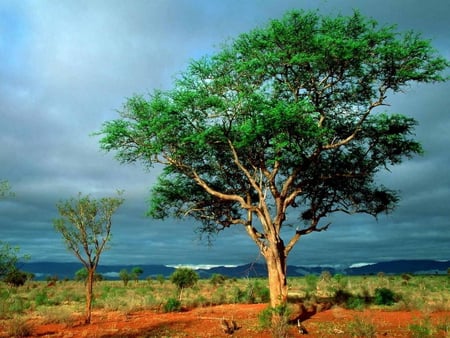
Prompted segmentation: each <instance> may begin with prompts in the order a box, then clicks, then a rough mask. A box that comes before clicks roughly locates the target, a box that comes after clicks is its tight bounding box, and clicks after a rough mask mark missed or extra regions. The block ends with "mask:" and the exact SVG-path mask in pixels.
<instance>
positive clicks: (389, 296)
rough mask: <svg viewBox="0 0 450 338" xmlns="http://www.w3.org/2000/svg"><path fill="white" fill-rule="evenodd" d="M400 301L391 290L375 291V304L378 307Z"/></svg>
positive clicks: (378, 289) (381, 289)
mask: <svg viewBox="0 0 450 338" xmlns="http://www.w3.org/2000/svg"><path fill="white" fill-rule="evenodd" d="M397 300H398V297H397V295H396V294H395V293H394V292H393V291H392V290H390V289H387V288H377V289H375V295H374V303H375V304H376V305H392V304H394V303H395V302H396V301H397Z"/></svg>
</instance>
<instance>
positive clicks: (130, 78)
mask: <svg viewBox="0 0 450 338" xmlns="http://www.w3.org/2000/svg"><path fill="white" fill-rule="evenodd" d="M291 9H307V10H308V9H312V10H315V9H318V10H319V12H320V13H322V14H330V13H331V14H333V15H335V14H339V13H341V14H344V15H346V14H350V13H351V12H352V10H353V9H359V10H360V12H361V13H362V14H363V15H366V16H370V17H373V18H374V19H376V20H377V21H378V22H379V23H381V24H397V25H398V29H399V30H400V31H405V30H411V29H413V30H415V31H418V32H421V33H422V34H423V37H424V38H427V39H431V40H432V41H433V46H434V47H435V48H436V49H437V50H439V52H440V53H441V55H443V56H444V57H446V58H448V59H450V35H449V34H448V32H450V20H449V17H450V2H449V1H444V0H427V1H423V0H396V1H392V0H364V1H362V0H328V1H325V0H323V1H321V0H317V1H313V0H309V1H308V0H282V1H280V0H245V1H242V0H226V1H225V0H151V1H150V0H149V1H141V0H134V1H125V0H121V1H118V0H89V1H84V0H73V1H72V0H61V1H60V0H53V1H47V0H42V1H33V0H21V1H15V0H11V1H6V0H0V180H8V181H9V183H10V185H11V187H12V190H13V191H14V192H15V197H14V198H10V199H7V200H2V201H0V240H1V241H6V242H8V243H9V244H11V245H13V246H19V247H20V250H21V251H20V252H21V253H23V254H29V255H30V256H31V261H32V262H33V261H34V262H42V261H54V262H65V261H69V262H76V261H77V260H76V258H75V256H74V255H73V254H72V253H71V252H69V251H68V250H67V249H66V247H65V245H64V242H63V240H62V239H61V237H60V235H59V234H57V233H56V232H55V231H54V228H53V220H54V219H55V218H57V217H58V213H57V209H56V203H57V202H58V201H61V200H65V199H68V198H70V197H75V196H76V195H77V194H78V192H82V193H83V194H91V195H92V196H93V197H103V196H113V195H114V194H115V192H116V190H117V189H123V190H124V191H125V195H124V197H125V203H124V204H123V205H122V207H121V208H120V209H119V210H118V211H117V212H116V214H115V215H114V217H113V226H112V241H111V245H110V249H109V250H108V251H105V252H104V253H103V254H102V256H101V260H100V264H130V265H137V264H167V265H178V264H181V265H237V264H246V263H251V262H256V261H257V262H263V260H262V258H261V256H260V255H259V253H258V250H257V247H256V245H255V244H254V243H253V242H252V240H251V239H250V238H248V237H247V235H246V234H245V232H244V230H243V229H242V228H235V229H228V230H227V231H224V232H223V233H221V234H220V235H219V236H218V237H217V238H216V239H215V241H214V242H213V245H212V246H208V245H207V244H206V242H205V241H203V240H201V239H200V238H199V236H198V234H197V233H196V232H195V227H196V224H195V222H194V221H192V220H190V219H187V220H170V219H169V220H166V221H159V220H153V219H150V218H148V217H146V216H145V213H146V210H147V201H148V198H149V191H150V187H151V186H152V184H153V183H154V182H155V180H156V178H157V175H158V170H153V171H148V170H146V169H145V168H143V167H142V166H140V165H121V164H119V162H118V161H116V160H115V159H114V154H113V153H105V152H102V151H101V150H100V147H99V142H98V141H99V137H98V136H92V134H93V133H95V132H96V131H98V130H99V129H100V128H101V126H102V123H104V122H105V121H108V120H112V119H115V118H117V117H118V113H117V111H118V110H120V109H121V107H122V106H123V104H124V103H125V101H126V98H128V97H130V96H132V95H134V94H144V95H145V94H146V93H150V92H152V91H153V90H154V89H169V88H171V86H172V83H173V79H174V77H175V76H176V75H177V74H179V73H180V72H182V71H183V70H185V69H186V66H187V65H188V62H189V61H190V60H191V59H196V58H199V57H201V56H203V55H207V54H208V55H211V54H213V53H214V52H215V51H217V50H218V48H219V46H220V44H221V43H223V42H225V41H227V40H229V39H232V38H234V37H236V36H237V35H238V34H240V33H244V32H247V31H249V30H251V29H253V28H255V27H257V26H262V25H264V24H266V23H267V22H268V20H270V19H274V18H279V17H281V16H282V15H283V14H284V13H285V12H286V11H288V10H291ZM449 94H450V83H448V82H447V83H440V84H427V85H411V86H410V87H409V88H407V90H406V91H405V93H401V94H398V95H396V96H392V97H389V98H388V102H389V103H390V104H391V106H390V107H389V111H392V112H396V113H402V114H405V115H408V116H412V117H414V118H415V119H417V120H418V121H419V126H418V127H417V129H416V138H417V139H418V140H419V141H420V142H422V145H423V147H424V149H425V154H424V155H423V156H420V157H416V158H414V159H412V160H410V161H406V162H404V163H403V164H402V165H400V166H396V167H393V168H392V169H391V172H383V173H380V175H379V180H380V182H382V183H383V184H385V185H386V186H388V187H389V188H392V189H396V190H399V192H400V197H401V200H400V203H399V206H398V208H397V209H396V210H395V212H394V213H392V214H390V215H386V216H380V217H379V218H378V220H376V219H374V218H371V217H369V216H364V215H353V216H340V215H336V216H334V217H333V218H332V221H333V224H332V225H331V226H330V228H329V229H328V230H327V231H326V232H321V233H313V234H310V235H308V236H305V237H302V238H301V239H300V241H299V242H298V243H297V246H296V248H295V249H294V250H293V251H292V252H291V254H290V256H289V259H288V264H292V265H304V266H307V265H339V264H354V263H361V262H367V263H369V262H378V261H386V260H393V259H436V260H449V259H450V249H449V248H450V175H449V168H450V152H449V144H450V142H449V141H450V136H449V135H450V133H449V130H450V113H449V109H450V108H449V107H450V95H449Z"/></svg>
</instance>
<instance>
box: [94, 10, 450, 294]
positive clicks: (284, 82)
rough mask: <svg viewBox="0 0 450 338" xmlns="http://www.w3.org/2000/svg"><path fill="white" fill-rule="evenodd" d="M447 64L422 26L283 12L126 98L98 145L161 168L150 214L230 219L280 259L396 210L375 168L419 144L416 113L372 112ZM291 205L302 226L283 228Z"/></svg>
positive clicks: (207, 223)
mask: <svg viewBox="0 0 450 338" xmlns="http://www.w3.org/2000/svg"><path fill="white" fill-rule="evenodd" d="M448 66H449V62H448V61H447V60H446V59H444V58H443V57H441V56H440V55H438V53H437V51H436V50H434V49H433V47H432V46H431V44H430V42H429V41H428V40H424V39H422V38H421V36H420V34H417V33H414V32H406V33H401V32H397V31H396V28H395V26H380V25H379V24H378V23H376V22H375V21H374V20H371V19H368V18H365V17H363V16H362V15H361V14H360V13H359V12H354V13H353V15H350V16H335V17H332V16H322V15H320V14H319V13H318V12H317V11H311V12H304V11H290V12H288V13H286V14H285V15H284V16H283V17H282V18H280V19H277V20H272V21H270V22H269V23H268V24H267V25H265V26H263V27H261V28H257V29H254V30H252V31H250V32H248V33H245V34H241V35H240V36H239V37H237V38H236V39H234V40H232V41H231V42H230V43H228V44H225V45H223V47H222V49H221V50H219V51H218V52H217V53H216V54H214V55H211V56H206V57H203V58H201V59H199V60H193V61H191V62H190V64H189V66H188V68H187V70H186V71H185V72H183V73H181V74H180V76H179V77H178V78H177V79H176V80H175V83H174V88H173V89H172V90H168V91H155V92H154V93H152V94H151V95H150V96H149V97H143V96H134V97H131V98H130V99H128V100H127V101H126V102H125V104H124V107H123V109H122V110H121V111H120V112H119V114H120V116H119V118H118V119H116V120H113V121H109V122H106V123H105V124H104V125H103V126H102V130H101V131H100V132H99V134H100V135H101V136H102V138H101V140H100V146H101V148H102V149H104V150H106V151H115V152H116V157H117V159H118V160H119V161H120V162H122V163H133V162H142V163H143V164H144V165H146V166H148V167H151V166H153V165H154V164H162V165H163V166H164V169H163V171H162V174H161V175H160V176H159V178H158V181H157V184H156V185H155V186H154V187H153V189H152V194H151V200H150V208H149V215H150V216H152V217H156V218H162V219H163V218H166V217H169V216H174V217H186V216H188V217H192V218H194V219H196V220H197V221H199V224H200V229H199V232H200V233H202V234H206V235H207V236H214V235H216V234H217V233H219V232H220V231H222V230H224V229H227V228H229V227H231V226H240V227H242V228H245V230H246V232H247V234H248V235H249V236H250V237H251V239H252V240H253V241H254V242H255V243H256V245H257V246H258V248H262V247H273V248H276V252H271V253H270V255H272V256H273V255H275V256H277V255H278V256H279V258H280V259H279V260H277V261H279V262H283V261H285V260H286V258H287V257H286V256H287V255H288V254H289V252H290V251H291V249H292V248H293V246H294V245H295V244H296V243H297V241H298V240H299V238H300V237H302V235H306V234H310V233H312V232H320V231H323V230H325V229H327V228H328V226H329V224H323V221H324V219H325V218H327V217H329V216H330V215H331V214H332V213H334V212H337V211H339V212H344V213H347V214H355V213H365V214H369V215H372V216H375V217H376V216H377V215H379V214H380V213H387V212H391V211H392V210H393V209H394V208H395V206H396V205H397V203H398V200H399V198H398V195H397V192H396V191H393V190H391V189H389V188H387V187H385V186H383V185H382V184H379V183H377V182H376V178H377V175H379V172H380V171H382V170H385V169H386V168H389V167H391V166H392V165H398V164H400V163H401V162H402V161H403V160H404V159H408V158H411V157H413V156H415V155H417V154H421V153H422V148H421V145H420V144H419V143H418V142H417V141H416V140H414V138H413V133H414V128H415V126H416V124H417V122H416V121H415V120H414V119H413V118H410V117H407V116H403V115H398V114H388V112H380V111H377V108H379V107H381V106H385V107H386V106H387V104H386V103H387V102H386V100H387V97H388V96H389V95H392V94H395V93H401V92H403V91H404V90H405V89H407V88H408V86H410V85H411V84H412V83H414V82H417V83H428V82H439V81H445V80H446V79H447V78H446V77H444V76H443V75H442V74H443V73H444V71H445V70H446V69H447V67H448ZM292 213H294V214H296V215H297V216H298V218H299V219H300V220H301V221H302V223H301V224H298V227H297V230H296V231H289V232H283V231H282V230H281V228H282V227H284V226H285V225H287V223H286V219H287V217H286V215H287V214H289V215H293V216H292V217H289V218H290V219H295V215H294V214H292ZM289 225H292V224H289ZM282 233H283V234H287V236H290V238H287V239H280V238H279V235H280V234H282ZM267 241H269V243H267ZM270 241H276V243H275V242H273V243H270ZM286 243H288V244H286ZM266 258H267V257H266ZM280 265H281V264H280ZM277 268H278V270H280V269H284V267H283V266H278V267H277ZM275 270H276V268H273V271H275ZM283 273H284V274H285V271H282V272H281V274H283ZM272 280H275V279H272ZM283 287H284V286H283ZM273 289H275V288H273ZM278 289H280V290H281V289H282V287H279V288H278ZM278 296H280V295H273V297H272V300H276V299H279V297H278Z"/></svg>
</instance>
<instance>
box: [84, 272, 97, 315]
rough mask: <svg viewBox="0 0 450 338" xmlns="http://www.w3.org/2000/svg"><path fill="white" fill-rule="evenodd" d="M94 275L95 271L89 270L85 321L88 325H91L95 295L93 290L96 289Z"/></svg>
mask: <svg viewBox="0 0 450 338" xmlns="http://www.w3.org/2000/svg"><path fill="white" fill-rule="evenodd" d="M94 274H95V269H94V268H89V269H88V277H87V283H86V319H85V323H86V324H90V323H91V312H92V293H93V289H94V287H93V286H94Z"/></svg>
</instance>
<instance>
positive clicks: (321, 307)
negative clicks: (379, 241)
mask: <svg viewBox="0 0 450 338" xmlns="http://www.w3.org/2000/svg"><path fill="white" fill-rule="evenodd" d="M288 283H289V302H288V305H287V306H286V307H285V308H282V309H269V308H268V306H267V303H268V300H269V290H268V288H267V279H265V278H240V279H236V278H227V277H226V276H222V275H213V276H212V277H211V278H209V279H200V280H198V281H197V283H196V284H195V285H194V286H193V287H190V288H186V289H183V290H180V289H179V288H177V286H176V285H174V284H173V283H171V281H170V280H169V279H166V278H164V277H162V276H158V277H152V278H150V277H149V278H147V279H144V280H142V279H141V280H138V281H129V282H128V284H127V285H125V283H124V282H123V281H120V280H119V281H106V280H103V281H98V282H96V283H95V286H94V305H93V316H92V321H91V324H89V325H87V324H84V321H83V318H84V317H83V315H84V310H85V308H84V307H85V286H84V283H83V282H82V281H81V282H80V281H72V280H64V281H60V280H58V281H55V280H53V281H52V282H49V281H27V282H26V283H25V285H23V286H20V287H12V286H9V285H7V284H5V283H2V284H0V337H227V336H229V337H298V336H302V334H307V337H450V274H448V275H409V274H403V275H399V276H390V275H384V274H382V273H380V274H378V275H376V276H344V275H334V276H333V275H331V274H329V273H327V272H324V273H322V274H321V275H320V276H314V275H310V276H305V277H295V278H289V282H288ZM273 311H277V314H279V315H280V318H281V319H280V320H278V321H277V322H276V323H275V324H274V322H273V320H272V319H271V318H272V314H273ZM224 323H225V324H228V325H229V328H230V329H229V330H227V328H226V327H225V328H224ZM299 325H300V327H299ZM300 331H303V332H302V333H301V332H300Z"/></svg>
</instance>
